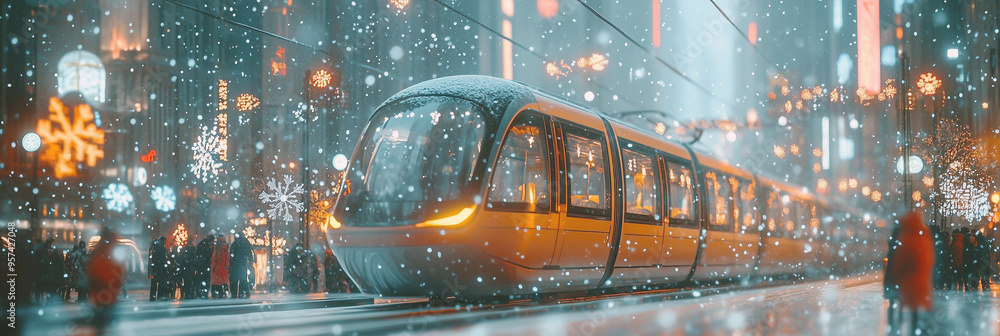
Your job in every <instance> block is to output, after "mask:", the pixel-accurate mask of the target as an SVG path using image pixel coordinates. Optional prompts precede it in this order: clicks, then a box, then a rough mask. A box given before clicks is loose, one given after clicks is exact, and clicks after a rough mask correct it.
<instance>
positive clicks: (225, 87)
mask: <svg viewBox="0 0 1000 336" xmlns="http://www.w3.org/2000/svg"><path fill="white" fill-rule="evenodd" d="M227 108H229V83H228V82H226V81H225V80H222V79H220V80H219V111H225V110H226V109H227Z"/></svg>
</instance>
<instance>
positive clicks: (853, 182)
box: [847, 178, 858, 189]
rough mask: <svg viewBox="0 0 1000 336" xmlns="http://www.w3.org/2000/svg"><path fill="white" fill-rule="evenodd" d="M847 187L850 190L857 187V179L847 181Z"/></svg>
mask: <svg viewBox="0 0 1000 336" xmlns="http://www.w3.org/2000/svg"><path fill="white" fill-rule="evenodd" d="M847 186H848V187H851V189H854V188H857V187H858V179H856V178H852V179H849V180H847Z"/></svg>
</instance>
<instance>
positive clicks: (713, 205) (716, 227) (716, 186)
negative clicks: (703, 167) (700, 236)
mask: <svg viewBox="0 0 1000 336" xmlns="http://www.w3.org/2000/svg"><path fill="white" fill-rule="evenodd" d="M705 187H706V188H708V229H709V230H712V231H722V232H733V225H732V224H733V220H732V218H731V217H730V216H731V214H732V209H733V208H732V204H731V203H732V199H733V195H732V189H731V188H732V187H731V186H730V184H729V181H727V178H726V176H725V175H722V174H719V173H716V172H713V171H709V172H706V173H705Z"/></svg>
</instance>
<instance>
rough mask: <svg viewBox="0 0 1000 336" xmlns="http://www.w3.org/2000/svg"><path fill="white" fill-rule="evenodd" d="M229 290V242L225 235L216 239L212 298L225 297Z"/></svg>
mask: <svg viewBox="0 0 1000 336" xmlns="http://www.w3.org/2000/svg"><path fill="white" fill-rule="evenodd" d="M227 291H229V244H228V243H226V237H225V236H219V238H217V239H216V240H215V250H214V251H212V298H213V299H217V298H224V297H226V292H227Z"/></svg>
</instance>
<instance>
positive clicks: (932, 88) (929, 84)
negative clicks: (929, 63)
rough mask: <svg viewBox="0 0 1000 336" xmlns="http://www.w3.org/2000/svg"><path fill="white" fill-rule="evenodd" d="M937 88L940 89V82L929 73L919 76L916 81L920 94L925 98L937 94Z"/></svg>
mask: <svg viewBox="0 0 1000 336" xmlns="http://www.w3.org/2000/svg"><path fill="white" fill-rule="evenodd" d="M939 87H941V80H940V79H938V78H937V76H934V74H932V73H930V72H928V73H923V74H920V79H917V88H918V89H920V93H921V94H923V95H925V96H930V95H933V94H935V93H937V89H938V88H939Z"/></svg>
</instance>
